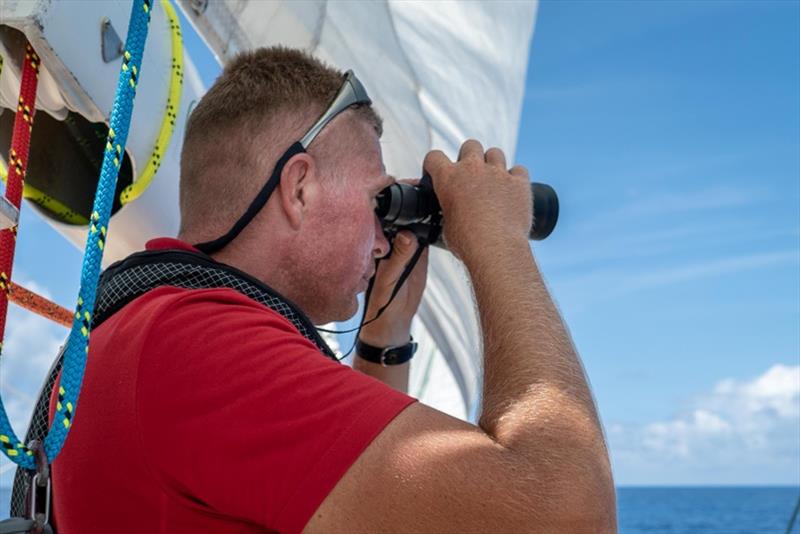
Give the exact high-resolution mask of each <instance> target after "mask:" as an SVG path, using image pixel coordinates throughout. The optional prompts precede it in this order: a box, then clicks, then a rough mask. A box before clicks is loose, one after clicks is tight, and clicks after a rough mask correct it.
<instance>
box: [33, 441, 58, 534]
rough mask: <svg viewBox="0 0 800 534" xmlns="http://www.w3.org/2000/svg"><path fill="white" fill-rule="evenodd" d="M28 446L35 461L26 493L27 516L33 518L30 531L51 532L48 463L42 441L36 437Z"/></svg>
mask: <svg viewBox="0 0 800 534" xmlns="http://www.w3.org/2000/svg"><path fill="white" fill-rule="evenodd" d="M28 448H29V449H30V450H31V451H33V454H34V459H35V461H36V473H35V474H34V475H33V478H32V479H31V486H30V493H29V494H28V505H29V508H30V512H29V518H30V519H32V520H33V522H34V523H33V527H32V528H31V532H32V533H33V534H45V533H47V532H52V529H51V528H50V525H49V522H50V496H51V493H52V492H51V487H50V482H51V481H50V463H49V462H48V460H47V454H46V453H45V452H44V443H42V442H41V441H40V440H38V439H36V440H33V441H31V443H30V444H29V445H28Z"/></svg>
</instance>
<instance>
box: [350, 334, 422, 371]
mask: <svg viewBox="0 0 800 534" xmlns="http://www.w3.org/2000/svg"><path fill="white" fill-rule="evenodd" d="M415 352H417V343H416V342H415V341H414V338H413V337H412V338H411V341H409V342H408V343H406V344H405V345H401V346H399V347H385V348H382V347H373V346H372V345H370V344H369V343H364V342H363V341H361V340H360V339H359V340H358V341H357V342H356V354H358V355H359V357H361V358H363V359H365V360H367V361H368V362H372V363H379V364H381V365H383V366H384V367H386V366H387V365H400V364H401V363H406V362H407V361H408V360H410V359H411V358H413V357H414V353H415Z"/></svg>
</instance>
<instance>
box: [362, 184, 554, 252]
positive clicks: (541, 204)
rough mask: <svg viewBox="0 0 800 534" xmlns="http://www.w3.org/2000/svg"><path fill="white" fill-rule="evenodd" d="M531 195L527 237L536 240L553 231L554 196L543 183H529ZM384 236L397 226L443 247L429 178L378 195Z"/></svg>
mask: <svg viewBox="0 0 800 534" xmlns="http://www.w3.org/2000/svg"><path fill="white" fill-rule="evenodd" d="M531 193H532V197H533V220H532V221H531V230H530V233H529V234H528V236H529V238H530V239H534V240H537V241H540V240H542V239H544V238H546V237H547V236H549V235H550V233H551V232H552V231H553V229H554V228H555V227H556V222H557V221H558V196H557V195H556V192H555V190H554V189H553V188H552V187H550V186H549V185H547V184H540V183H535V182H534V183H531ZM375 213H377V215H378V218H379V219H380V220H381V224H382V226H383V231H384V233H385V234H386V235H387V236H394V235H395V234H396V233H397V232H398V231H400V230H410V231H411V232H413V233H414V235H416V236H417V239H418V240H419V242H420V244H430V245H435V246H437V247H440V248H443V249H445V250H446V249H447V247H446V246H445V244H444V242H443V241H442V228H443V225H444V224H445V221H444V220H443V217H442V208H441V206H440V205H439V200H438V199H437V198H436V193H435V192H434V190H433V182H432V181H431V178H430V176H429V175H427V174H426V175H424V176H423V177H422V179H421V180H420V182H419V185H409V184H401V183H395V184H392V185H390V186H389V187H387V188H386V189H384V190H383V191H381V192H380V194H379V195H378V207H377V208H376V209H375Z"/></svg>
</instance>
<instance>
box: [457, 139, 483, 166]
mask: <svg viewBox="0 0 800 534" xmlns="http://www.w3.org/2000/svg"><path fill="white" fill-rule="evenodd" d="M467 158H473V159H478V158H480V160H481V161H483V145H481V144H480V143H479V142H478V141H476V140H475V139H468V140H466V141H464V144H463V145H461V150H459V151H458V160H459V161H461V160H462V159H467Z"/></svg>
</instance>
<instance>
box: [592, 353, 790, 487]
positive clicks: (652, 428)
mask: <svg viewBox="0 0 800 534" xmlns="http://www.w3.org/2000/svg"><path fill="white" fill-rule="evenodd" d="M608 436H609V441H610V444H611V452H612V458H613V460H614V465H615V472H616V474H617V481H618V482H621V483H628V484H645V483H649V484H680V483H706V484H721V483H761V484H765V483H784V484H797V483H800V366H787V365H781V364H776V365H774V366H772V367H771V368H770V369H768V370H767V371H766V372H765V373H764V374H762V375H760V376H758V377H755V378H754V379H752V380H749V381H737V380H732V379H727V380H723V381H721V382H719V383H718V384H717V385H716V386H715V387H714V388H713V389H712V391H711V392H710V393H708V394H706V395H703V396H701V397H699V398H698V399H697V400H696V401H695V402H694V403H693V405H692V407H691V408H690V409H689V410H688V411H687V412H686V413H684V414H681V415H680V416H678V417H675V418H674V419H671V420H667V421H657V422H652V423H649V424H645V425H640V426H630V425H620V424H614V425H611V426H610V427H609V432H608Z"/></svg>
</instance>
